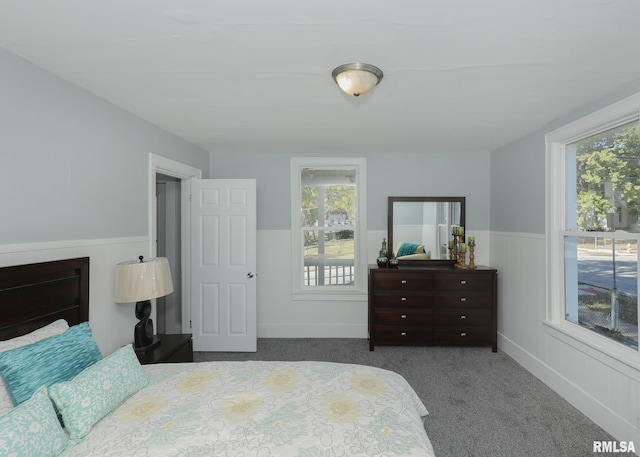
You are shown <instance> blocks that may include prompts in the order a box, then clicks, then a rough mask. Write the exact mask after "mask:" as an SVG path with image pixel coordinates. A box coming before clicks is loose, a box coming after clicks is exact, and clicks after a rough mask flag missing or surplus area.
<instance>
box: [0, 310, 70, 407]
mask: <svg viewBox="0 0 640 457" xmlns="http://www.w3.org/2000/svg"><path fill="white" fill-rule="evenodd" d="M68 328H69V324H68V323H67V321H65V320H64V319H58V320H57V321H54V322H52V323H50V324H49V325H45V326H44V327H41V328H39V329H37V330H34V331H33V332H31V333H27V334H26V335H22V336H17V337H15V338H11V339H10V340H5V341H0V352H5V351H8V350H10V349H16V348H20V347H23V346H27V345H29V344H33V343H35V342H37V341H40V340H43V339H45V338H49V337H50V336H54V335H60V334H61V333H63V332H64V331H65V330H67V329H68ZM11 409H13V402H12V401H11V397H9V392H7V388H6V386H5V384H4V381H3V380H2V376H0V416H2V415H4V414H7V413H8V412H9V411H10V410H11Z"/></svg>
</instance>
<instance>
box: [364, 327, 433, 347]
mask: <svg viewBox="0 0 640 457" xmlns="http://www.w3.org/2000/svg"><path fill="white" fill-rule="evenodd" d="M431 340H432V333H431V329H428V330H424V329H403V328H398V329H387V328H385V329H377V330H376V344H391V345H412V344H419V345H422V344H427V345H428V344H431Z"/></svg>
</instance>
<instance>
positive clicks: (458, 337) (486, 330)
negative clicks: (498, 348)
mask: <svg viewBox="0 0 640 457" xmlns="http://www.w3.org/2000/svg"><path fill="white" fill-rule="evenodd" d="M433 343H434V344H440V345H451V346H464V345H467V344H468V345H477V344H483V343H485V344H491V327H466V326H459V327H447V328H436V329H434V330H433Z"/></svg>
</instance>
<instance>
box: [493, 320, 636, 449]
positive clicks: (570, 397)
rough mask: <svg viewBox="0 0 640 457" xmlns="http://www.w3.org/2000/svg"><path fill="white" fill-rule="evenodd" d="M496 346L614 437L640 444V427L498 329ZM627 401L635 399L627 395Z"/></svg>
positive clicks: (595, 437) (600, 438)
mask: <svg viewBox="0 0 640 457" xmlns="http://www.w3.org/2000/svg"><path fill="white" fill-rule="evenodd" d="M498 349H499V350H501V351H504V352H505V353H506V354H507V355H509V356H510V357H511V358H512V359H514V360H515V361H516V362H518V363H519V364H520V365H522V366H523V367H524V368H525V369H526V370H527V371H529V372H531V373H532V374H533V375H534V376H535V377H537V378H538V379H540V380H541V381H542V382H544V383H545V384H546V385H547V386H549V387H550V388H551V389H553V390H554V391H555V392H556V393H558V395H560V396H561V397H563V398H564V399H565V400H567V401H568V402H569V403H571V404H572V405H573V406H574V407H575V408H576V409H578V410H579V411H580V412H582V413H583V414H584V415H585V416H587V417H588V418H589V419H591V420H592V421H593V422H594V423H596V424H598V425H599V426H600V427H602V428H603V429H604V430H605V431H606V432H607V433H609V434H610V435H611V436H613V437H614V438H615V439H616V440H618V441H626V442H629V441H633V442H634V443H638V444H640V430H638V428H636V427H634V425H633V424H631V423H629V422H628V421H626V420H625V419H624V418H622V417H620V416H619V415H617V414H615V413H614V412H613V411H611V410H610V409H609V408H607V407H606V406H605V405H603V404H602V403H600V402H599V401H597V400H596V399H594V398H593V397H591V396H590V395H589V394H588V393H586V392H585V391H584V390H582V389H580V388H579V387H577V386H576V385H575V384H573V383H572V382H570V381H569V380H568V379H566V378H565V377H563V376H562V375H560V374H559V373H558V372H556V371H555V370H553V369H551V368H549V366H548V365H546V364H545V363H544V362H543V361H542V360H540V359H538V358H537V357H535V356H534V355H533V354H531V353H530V352H528V351H526V350H524V349H523V348H522V347H521V346H519V345H518V344H516V343H515V342H513V341H512V340H510V339H509V338H506V337H505V336H504V335H502V334H500V333H499V334H498ZM629 401H634V400H633V399H629ZM593 439H594V440H602V439H605V438H604V437H600V436H594V437H593ZM638 444H636V446H637V445H638Z"/></svg>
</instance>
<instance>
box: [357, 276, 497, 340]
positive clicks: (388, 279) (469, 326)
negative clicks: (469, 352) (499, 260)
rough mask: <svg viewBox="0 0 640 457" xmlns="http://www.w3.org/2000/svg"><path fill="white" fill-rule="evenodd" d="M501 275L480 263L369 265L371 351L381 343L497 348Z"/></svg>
mask: <svg viewBox="0 0 640 457" xmlns="http://www.w3.org/2000/svg"><path fill="white" fill-rule="evenodd" d="M497 294H498V275H497V271H496V270H495V269H493V268H488V267H481V266H478V267H477V268H476V269H475V270H459V269H455V268H453V267H452V266H440V267H433V266H429V267H426V268H420V267H402V266H400V267H399V268H398V269H384V268H377V267H375V266H372V267H370V269H369V349H370V350H371V351H373V350H374V348H375V346H376V345H399V346H431V345H433V346H436V345H437V346H463V345H464V346H484V345H487V346H491V349H492V351H493V352H497V350H498V342H497V335H498V328H497V307H498V299H497Z"/></svg>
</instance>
